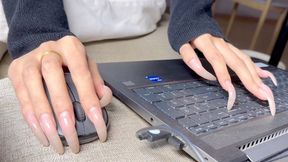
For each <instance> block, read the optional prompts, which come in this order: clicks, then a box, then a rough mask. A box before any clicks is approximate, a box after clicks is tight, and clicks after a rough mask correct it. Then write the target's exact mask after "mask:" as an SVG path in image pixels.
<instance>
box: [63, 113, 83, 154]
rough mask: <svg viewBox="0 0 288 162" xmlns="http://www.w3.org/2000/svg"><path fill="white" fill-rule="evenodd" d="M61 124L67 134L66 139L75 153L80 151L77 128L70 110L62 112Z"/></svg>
mask: <svg viewBox="0 0 288 162" xmlns="http://www.w3.org/2000/svg"><path fill="white" fill-rule="evenodd" d="M59 124H60V127H61V129H62V131H63V134H64V136H65V139H66V141H67V143H68V145H69V147H70V148H71V150H72V152H73V153H78V152H79V151H80V146H79V140H78V135H77V132H76V129H75V122H73V120H72V117H71V115H70V114H69V113H68V111H64V112H62V113H60V116H59Z"/></svg>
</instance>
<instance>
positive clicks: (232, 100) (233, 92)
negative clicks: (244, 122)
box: [225, 80, 236, 110]
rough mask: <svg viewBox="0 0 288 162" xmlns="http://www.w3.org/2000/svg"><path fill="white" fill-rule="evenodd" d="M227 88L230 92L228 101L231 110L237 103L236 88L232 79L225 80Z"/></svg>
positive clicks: (228, 107)
mask: <svg viewBox="0 0 288 162" xmlns="http://www.w3.org/2000/svg"><path fill="white" fill-rule="evenodd" d="M225 86H226V87H225V88H226V90H227V92H228V102H227V109H228V110H231V109H232V107H233V105H234V103H235V100H236V90H235V88H234V86H233V85H232V83H231V81H229V80H228V81H226V82H225Z"/></svg>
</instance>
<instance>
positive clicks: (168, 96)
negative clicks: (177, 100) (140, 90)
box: [158, 92, 174, 101]
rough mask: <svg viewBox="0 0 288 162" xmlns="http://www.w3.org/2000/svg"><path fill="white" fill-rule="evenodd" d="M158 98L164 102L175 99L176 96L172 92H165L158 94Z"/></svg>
mask: <svg viewBox="0 0 288 162" xmlns="http://www.w3.org/2000/svg"><path fill="white" fill-rule="evenodd" d="M158 97H159V98H160V99H161V100H162V101H165V100H171V99H173V98H174V96H173V95H172V94H171V93H170V92H164V93H160V94H158Z"/></svg>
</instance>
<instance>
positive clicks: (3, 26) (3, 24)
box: [0, 1, 8, 59]
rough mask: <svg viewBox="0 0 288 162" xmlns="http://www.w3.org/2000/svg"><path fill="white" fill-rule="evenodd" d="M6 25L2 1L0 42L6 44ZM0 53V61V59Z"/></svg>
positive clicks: (0, 6) (0, 3) (0, 5)
mask: <svg viewBox="0 0 288 162" xmlns="http://www.w3.org/2000/svg"><path fill="white" fill-rule="evenodd" d="M7 35H8V25H7V21H6V18H5V14H4V10H3V6H2V1H0V42H7ZM1 54H2V53H0V59H1Z"/></svg>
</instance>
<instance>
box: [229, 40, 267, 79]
mask: <svg viewBox="0 0 288 162" xmlns="http://www.w3.org/2000/svg"><path fill="white" fill-rule="evenodd" d="M227 44H228V47H229V48H230V50H231V51H233V52H234V53H235V54H236V55H237V56H238V57H239V58H240V59H241V60H242V61H243V62H244V63H245V65H246V66H247V68H248V70H249V71H250V73H251V76H252V77H253V79H254V81H255V82H256V83H257V84H258V85H261V84H263V82H262V81H261V79H260V78H259V76H258V74H257V72H256V68H255V64H254V62H253V61H252V60H251V58H250V57H249V56H247V55H245V54H244V53H243V52H241V51H240V50H239V49H237V48H236V47H234V46H233V45H231V44H229V43H227Z"/></svg>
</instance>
